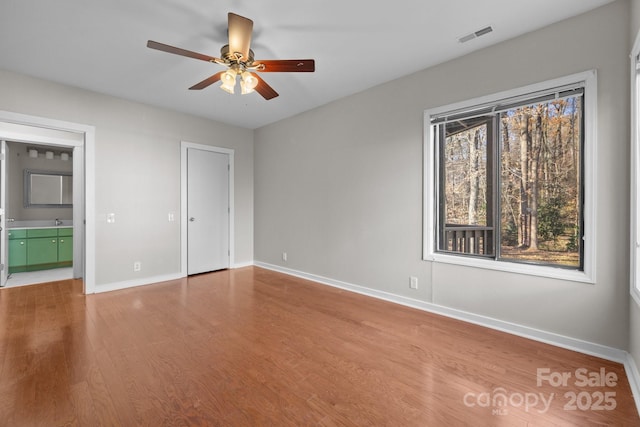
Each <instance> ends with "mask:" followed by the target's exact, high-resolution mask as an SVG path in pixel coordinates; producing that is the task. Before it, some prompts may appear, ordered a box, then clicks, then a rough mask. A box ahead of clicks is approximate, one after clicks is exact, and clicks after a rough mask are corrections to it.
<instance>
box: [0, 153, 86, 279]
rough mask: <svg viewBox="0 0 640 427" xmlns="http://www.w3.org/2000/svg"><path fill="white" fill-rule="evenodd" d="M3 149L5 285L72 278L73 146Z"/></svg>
mask: <svg viewBox="0 0 640 427" xmlns="http://www.w3.org/2000/svg"><path fill="white" fill-rule="evenodd" d="M4 148H5V169H4V173H3V175H2V179H4V182H5V192H6V197H5V211H6V228H7V230H6V231H7V237H8V241H7V245H6V252H7V257H8V260H7V263H6V265H7V266H8V271H7V272H8V275H7V280H6V282H5V284H4V286H5V287H16V286H23V285H31V284H37V283H44V282H52V281H58V280H66V279H71V278H73V277H74V274H73V259H74V257H73V147H72V146H50V145H39V144H34V143H25V142H13V141H6V146H5V147H4Z"/></svg>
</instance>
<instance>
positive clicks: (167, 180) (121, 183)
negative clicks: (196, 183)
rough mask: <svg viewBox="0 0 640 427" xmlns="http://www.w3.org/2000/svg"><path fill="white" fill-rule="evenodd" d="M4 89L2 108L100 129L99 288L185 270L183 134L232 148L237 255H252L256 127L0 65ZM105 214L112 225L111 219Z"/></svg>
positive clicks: (239, 259)
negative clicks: (182, 243)
mask: <svg viewBox="0 0 640 427" xmlns="http://www.w3.org/2000/svg"><path fill="white" fill-rule="evenodd" d="M0 93H1V94H2V96H0V110H7V111H12V112H16V113H22V114H28V115H33V116H40V117H47V118H50V119H57V120H63V121H68V122H75V123H80V124H85V125H92V126H95V128H96V136H95V176H96V186H95V193H94V195H95V199H96V218H87V221H95V224H96V285H97V288H98V290H99V287H100V286H101V285H109V284H114V283H120V282H129V281H132V282H135V281H145V278H154V277H162V276H167V275H169V276H171V275H178V274H179V273H180V141H182V140H185V141H189V142H194V143H199V144H208V145H215V146H220V147H226V148H232V149H235V209H236V213H235V218H234V219H235V231H236V240H235V261H236V263H248V262H251V261H252V260H253V132H252V131H251V130H247V129H240V128H237V127H233V126H228V125H225V124H220V123H216V122H212V121H209V120H205V119H201V118H197V117H193V116H188V115H184V114H179V113H175V112H170V111H167V110H162V109H158V108H153V107H149V106H146V105H142V104H138V103H134V102H129V101H126V100H123V99H117V98H113V97H109V96H105V95H101V94H97V93H94V92H89V91H85V90H82V89H78V88H72V87H68V86H63V85H59V84H55V83H51V82H47V81H43V80H38V79H33V78H30V77H27V76H24V75H18V74H14V73H11V72H7V71H0ZM170 212H173V213H175V214H176V221H175V222H169V221H168V218H167V217H168V213H170ZM107 213H115V214H116V222H115V223H113V224H107V222H106V214H107ZM134 261H141V262H142V270H141V271H140V272H136V273H134V272H133V262H134Z"/></svg>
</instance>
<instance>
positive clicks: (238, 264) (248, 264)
mask: <svg viewBox="0 0 640 427" xmlns="http://www.w3.org/2000/svg"><path fill="white" fill-rule="evenodd" d="M252 265H255V263H254V262H253V261H247V262H236V263H234V264H233V267H231V268H233V269H236V268H244V267H251V266H252Z"/></svg>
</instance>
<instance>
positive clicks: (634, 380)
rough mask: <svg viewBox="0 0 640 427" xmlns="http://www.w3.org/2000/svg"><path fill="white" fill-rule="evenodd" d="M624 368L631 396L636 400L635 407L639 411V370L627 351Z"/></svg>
mask: <svg viewBox="0 0 640 427" xmlns="http://www.w3.org/2000/svg"><path fill="white" fill-rule="evenodd" d="M624 370H625V371H626V373H627V378H628V380H629V386H630V387H631V392H632V393H633V398H634V400H635V401H636V408H638V412H640V372H639V371H638V365H636V361H635V360H634V359H633V357H631V354H629V353H627V359H626V360H625V363H624Z"/></svg>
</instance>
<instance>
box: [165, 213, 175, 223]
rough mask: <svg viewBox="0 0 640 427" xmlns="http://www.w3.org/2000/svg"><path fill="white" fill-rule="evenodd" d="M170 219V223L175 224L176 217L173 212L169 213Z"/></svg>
mask: <svg viewBox="0 0 640 427" xmlns="http://www.w3.org/2000/svg"><path fill="white" fill-rule="evenodd" d="M167 216H168V218H169V222H173V221H175V220H176V216H175V214H174V213H173V212H169V214H168V215H167Z"/></svg>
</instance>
